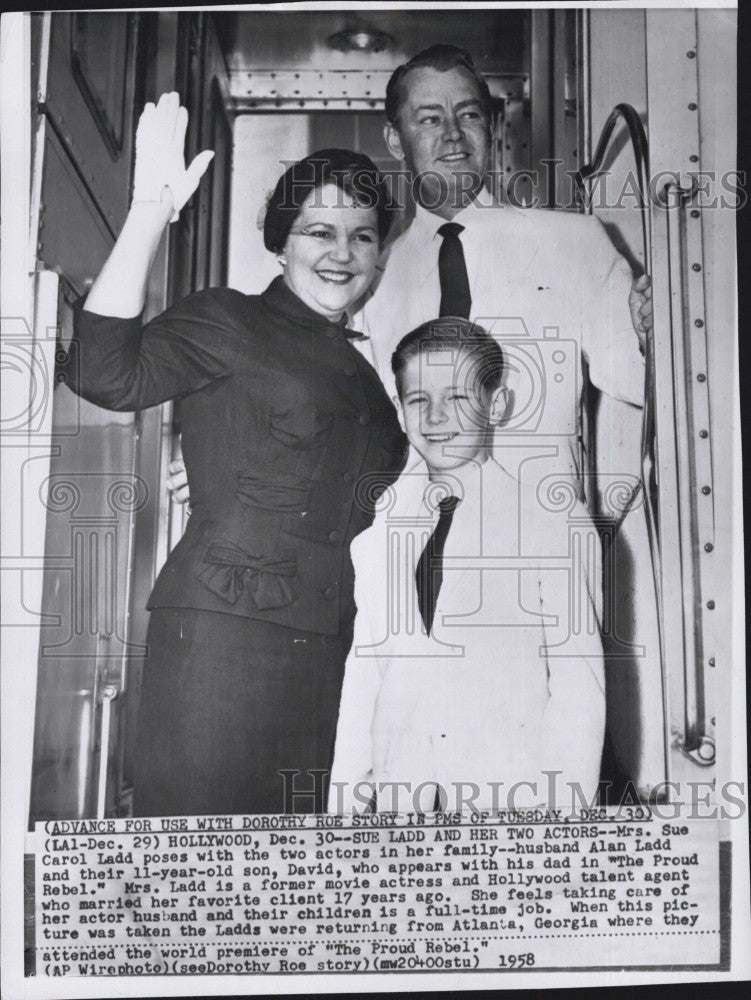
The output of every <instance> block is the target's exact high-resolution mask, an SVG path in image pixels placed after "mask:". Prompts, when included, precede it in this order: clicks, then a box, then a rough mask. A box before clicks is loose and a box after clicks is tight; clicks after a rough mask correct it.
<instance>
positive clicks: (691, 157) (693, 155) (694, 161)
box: [689, 153, 699, 163]
mask: <svg viewBox="0 0 751 1000" xmlns="http://www.w3.org/2000/svg"><path fill="white" fill-rule="evenodd" d="M689 160H691V162H692V163H698V162H699V157H698V156H697V155H696V153H692V154H691V156H689Z"/></svg>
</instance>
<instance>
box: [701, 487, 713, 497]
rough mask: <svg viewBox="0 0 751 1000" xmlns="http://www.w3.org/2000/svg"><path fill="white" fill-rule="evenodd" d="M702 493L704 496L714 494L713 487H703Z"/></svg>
mask: <svg viewBox="0 0 751 1000" xmlns="http://www.w3.org/2000/svg"><path fill="white" fill-rule="evenodd" d="M701 491H702V493H703V494H704V496H709V494H710V493H711V492H712V487H711V486H702V488H701Z"/></svg>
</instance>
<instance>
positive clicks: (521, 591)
mask: <svg viewBox="0 0 751 1000" xmlns="http://www.w3.org/2000/svg"><path fill="white" fill-rule="evenodd" d="M496 457H497V456H496ZM504 457H508V459H509V460H508V461H507V462H506V465H507V466H508V467H509V468H510V469H513V470H514V472H515V473H516V475H514V474H512V473H511V472H510V471H508V469H507V468H504V467H503V466H502V465H500V464H499V463H498V461H497V460H494V459H493V458H490V459H488V460H487V461H486V462H485V463H484V464H483V465H474V466H473V468H472V470H471V474H470V475H469V476H466V475H465V476H463V477H462V478H463V483H464V492H463V495H462V491H461V489H460V487H459V486H457V491H456V492H457V495H460V496H462V500H461V503H460V504H459V506H458V508H457V510H456V512H455V514H454V519H453V522H452V525H451V530H450V531H449V534H448V538H447V541H446V547H445V550H444V574H443V584H442V587H441V590H440V593H439V597H438V601H437V606H436V613H435V619H434V627H433V632H432V634H431V635H430V636H428V635H426V634H425V633H424V629H423V626H422V621H421V619H420V615H419V611H418V608H417V596H416V586H415V582H414V571H415V567H416V564H417V560H418V559H419V557H420V554H421V552H422V549H423V547H424V544H425V542H426V541H427V538H428V536H429V534H430V533H431V531H432V530H433V527H434V526H435V523H436V521H437V513H436V510H435V507H436V504H437V501H438V499H440V496H441V495H445V494H442V493H440V491H438V492H437V491H436V487H435V486H434V484H432V483H431V482H430V480H429V478H428V470H427V467H426V465H425V463H424V462H423V461H422V460H419V461H417V462H415V461H413V462H412V463H410V464H409V465H408V468H407V470H406V471H405V472H404V473H402V476H401V477H400V478H399V480H398V481H397V483H396V484H395V485H394V487H393V488H391V489H390V490H389V491H387V493H386V494H385V495H384V497H383V498H382V500H381V502H380V504H379V512H378V514H377V515H376V518H375V521H374V523H373V525H372V526H371V527H370V528H369V529H367V530H366V531H365V532H363V533H362V534H361V535H359V536H358V537H357V538H356V539H355V541H354V542H353V545H352V559H353V562H354V566H355V600H356V603H357V609H358V610H357V616H356V619H355V630H354V639H353V643H352V648H351V651H350V654H349V657H348V659H347V664H346V668H345V677H344V684H343V689H342V698H341V703H340V711H339V721H338V726H337V737H336V747H335V755H334V763H333V768H332V775H331V793H330V798H329V809H330V811H343V812H349V811H352V810H353V809H355V810H362V808H363V805H364V801H363V800H367V797H368V795H367V793H365V790H364V789H363V790H361V795H362V797H357V798H356V797H354V793H355V786H356V785H357V784H358V783H359V782H365V781H373V780H374V781H376V782H395V781H410V782H411V783H412V786H413V787H414V786H415V785H419V784H420V783H422V782H438V783H439V784H441V785H442V786H443V787H444V788H447V791H449V792H450V795H451V796H452V797H453V795H454V791H455V789H453V786H452V788H451V789H449V788H448V787H447V786H448V785H449V784H451V783H453V782H459V781H463V782H474V783H475V784H477V785H479V786H482V789H483V790H482V793H481V796H480V798H479V799H478V800H476V805H477V806H478V807H482V808H492V807H496V806H497V805H498V806H503V805H505V804H506V798H505V796H506V793H507V791H508V789H509V787H510V785H511V784H514V783H515V782H518V781H520V780H529V779H530V778H533V779H534V780H536V781H537V782H538V788H537V790H536V791H532V790H531V789H528V788H522V789H520V790H519V791H518V792H517V794H516V796H515V800H514V802H513V804H514V805H518V806H521V805H529V804H538V803H545V804H547V805H551V806H555V805H556V804H558V805H562V806H565V805H566V804H567V803H568V802H569V801H570V792H569V791H568V789H567V786H566V784H565V783H566V782H574V781H575V782H578V783H579V785H580V786H581V788H582V791H583V794H584V795H585V796H586V798H587V801H588V802H589V801H591V800H592V798H593V796H594V794H595V790H596V785H597V781H598V778H599V767H600V755H601V749H602V741H603V733H604V720H605V693H604V688H605V684H604V671H603V654H602V644H601V640H600V635H599V627H598V626H599V621H600V605H601V597H600V572H601V568H600V555H599V552H600V550H599V540H598V539H597V534H596V531H595V529H594V526H593V525H592V522H591V519H590V518H589V516H588V514H587V512H586V509H585V508H584V507H583V505H581V504H580V503H579V501H578V500H576V498H575V493H574V490H573V488H572V486H571V484H570V483H567V482H566V481H565V480H561V481H560V488H559V489H557V490H556V489H555V488H553V489H552V490H550V489H549V490H548V492H547V493H544V492H543V490H542V487H539V488H538V487H537V486H536V485H533V486H530V485H527V484H526V480H527V479H529V481H530V482H531V483H535V484H536V481H537V477H536V475H535V470H534V465H535V463H534V461H533V460H532V461H529V462H526V463H525V462H524V461H523V459H522V460H521V461H520V459H519V456H518V453H517V452H515V451H510V452H509V454H508V456H504ZM527 467H528V468H527ZM550 485H551V484H548V486H550ZM543 504H544V505H545V506H543ZM572 547H573V548H574V549H577V550H581V551H582V552H583V554H584V556H585V563H586V557H587V554H588V557H589V559H590V562H591V565H590V566H587V565H586V564H585V565H581V564H580V563H576V564H573V563H572V562H571V559H570V556H569V553H570V550H571V549H572ZM499 557H501V558H502V559H504V560H508V559H509V557H510V558H512V559H516V560H521V562H519V561H517V562H515V563H512V564H510V565H509V563H508V562H506V563H505V566H506V568H505V569H502V570H500V571H499V570H498V569H491V568H489V565H488V561H489V560H491V559H495V563H494V565H495V566H496V567H497V566H499V565H504V564H503V563H500V564H499V562H498V558H499ZM481 567H482V568H481ZM571 595H573V598H574V607H575V608H578V614H579V618H580V620H581V624H582V628H581V629H580V630H579V631H578V632H572V633H571V634H570V635H569V634H568V632H569V629H568V621H569V603H570V596H571ZM499 623H503V625H502V627H501V626H499ZM587 623H589V627H587ZM564 641H565V642H564ZM561 643H564V644H563V645H561ZM544 647H547V651H546V650H545V648H544ZM560 654H564V655H560ZM546 770H554V771H557V772H560V774H559V776H558V777H557V781H556V787H557V797H558V802H557V803H556V802H552V801H550V796H549V794H548V792H549V790H550V786H549V784H548V779H547V777H546V776H544V775H543V774H542V772H544V771H546ZM490 782H503V784H502V785H501V786H500V791H495V792H492V789H491V786H490V785H489V783H490ZM340 783H344V786H343V788H340V787H337V786H338V784H340ZM491 799H492V801H491ZM394 801H396V800H394ZM410 801H411V799H410V798H409V795H408V796H407V798H406V799H400V800H399V802H400V803H402V806H403V807H404V808H409V802H410ZM405 803H406V804H405ZM426 804H427V797H426V799H424V800H423V807H425V805H426ZM402 806H400V808H401V807H402ZM447 807H448V808H452V803H451V800H449V803H448V806H447ZM379 808H381V809H383V808H386V809H390V808H394V804H393V802H392V800H391V799H390V797H387V798H383V799H379ZM427 808H430V805H429V804H427Z"/></svg>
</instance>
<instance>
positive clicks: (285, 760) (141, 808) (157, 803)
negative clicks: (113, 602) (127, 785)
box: [133, 608, 352, 816]
mask: <svg viewBox="0 0 751 1000" xmlns="http://www.w3.org/2000/svg"><path fill="white" fill-rule="evenodd" d="M351 641H352V631H351V626H350V628H349V629H345V630H344V632H343V634H341V635H338V636H323V635H317V634H315V633H311V632H302V631H296V630H293V629H289V628H285V627H283V626H280V625H274V624H271V623H269V622H263V621H255V620H253V619H249V618H242V617H239V616H236V615H226V614H217V613H215V612H211V611H195V610H190V609H180V608H159V609H157V610H155V611H152V613H151V621H150V623H149V632H148V645H149V656H148V658H147V660H146V664H145V667H144V675H143V682H142V687H141V697H140V705H139V712H138V724H137V740H136V743H137V745H136V755H135V762H134V776H133V790H134V792H133V811H134V815H136V816H176V815H183V816H189V815H203V814H213V813H218V814H222V813H226V814H233V813H235V814H236V813H282V812H296V813H304V812H308V813H310V812H323V810H324V808H325V802H326V795H327V789H328V773H327V772H328V771H329V769H330V767H331V759H332V755H333V745H334V736H335V733H336V721H337V714H338V710H339V697H340V694H341V687H342V678H343V674H344V662H345V659H346V657H347V653H348V652H349V647H350V644H351ZM314 771H319V772H321V771H322V772H326V773H325V774H324V775H318V776H316V775H314V774H313V773H312V772H314ZM283 772H287V773H286V774H285V773H283ZM291 772H298V773H296V774H292V773H291Z"/></svg>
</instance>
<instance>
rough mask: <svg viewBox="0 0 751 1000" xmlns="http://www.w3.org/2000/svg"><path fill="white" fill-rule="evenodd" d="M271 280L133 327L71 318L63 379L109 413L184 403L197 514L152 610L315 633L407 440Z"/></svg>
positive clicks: (371, 373) (342, 585) (366, 373)
mask: <svg viewBox="0 0 751 1000" xmlns="http://www.w3.org/2000/svg"><path fill="white" fill-rule="evenodd" d="M345 332H346V330H345V326H344V325H343V324H334V323H330V322H328V321H327V320H326V319H325V318H324V317H323V316H321V315H320V314H318V313H316V312H314V311H313V310H312V309H310V308H309V307H308V306H306V305H305V304H304V303H303V302H301V301H300V299H298V298H297V297H296V296H295V295H294V294H293V293H292V292H291V291H290V290H289V289H288V288H287V286H286V285H285V284H284V282H283V281H282V279H281V278H277V279H275V280H274V281H273V282H272V283H271V285H269V287H268V288H267V289H266V291H265V292H264V293H263V294H262V295H253V296H246V295H243V294H241V293H240V292H237V291H234V290H232V289H221V288H214V289H208V290H206V291H203V292H199V293H197V294H195V295H192V296H190V297H189V298H187V299H185V300H183V301H182V302H179V303H178V304H177V305H175V306H173V307H171V308H170V309H168V310H167V311H166V312H164V313H162V315H161V316H158V317H156V318H155V319H153V320H152V321H151V322H150V323H147V324H146V325H145V326H142V324H141V319H140V317H139V318H136V319H130V320H122V319H116V318H111V317H105V316H99V315H96V314H94V313H90V312H87V311H85V310H83V309H81V308H78V309H77V310H76V326H75V337H74V342H73V343H72V344H71V349H70V355H71V357H70V364H69V366H68V367H69V372H70V374H69V378H68V381H69V384H70V386H71V388H72V389H73V390H74V391H75V392H78V393H79V394H80V395H81V396H83V397H84V398H86V399H89V400H91V401H92V402H94V403H97V404H98V405H100V406H103V407H106V408H107V409H111V410H136V409H142V408H145V407H149V406H154V405H156V404H158V403H161V402H163V401H165V400H167V399H176V398H179V399H181V400H182V402H181V419H182V434H183V437H182V448H183V455H184V458H185V464H186V468H187V473H188V481H189V484H190V496H191V504H192V508H193V512H192V514H191V516H190V520H189V522H188V527H187V530H186V532H185V535H184V537H183V538H182V539H181V541H180V542H179V543H178V545H177V546H176V547H175V549H174V551H173V552H172V554H171V555H170V557H169V559H168V560H167V563H166V565H165V566H164V568H163V570H162V572H161V573H160V574H159V578H158V579H157V582H156V585H155V587H154V590H153V592H152V594H151V598H150V600H149V605H148V606H149V607H150V608H157V607H188V608H200V609H203V610H207V611H219V612H229V613H230V614H236V615H242V616H245V617H249V618H260V619H263V620H265V621H270V622H275V623H277V624H281V625H287V626H290V627H292V628H297V629H304V630H306V631H310V632H317V633H322V634H335V633H337V632H338V631H339V629H340V626H341V625H342V623H343V622H346V621H347V620H348V619H350V618H351V617H352V615H353V614H354V604H353V571H352V563H351V560H350V556H349V545H350V542H351V541H352V539H353V538H354V537H355V535H357V534H358V533H359V532H361V531H362V530H363V529H364V528H366V527H367V526H368V525H369V524H370V522H371V521H372V518H373V504H374V499H375V497H376V496H377V495H378V487H377V485H376V486H374V476H375V477H376V478H380V479H381V481H382V482H383V483H387V482H390V481H393V479H394V478H395V477H396V475H397V474H398V472H399V471H400V469H401V467H402V465H403V462H404V457H405V451H406V439H405V438H404V436H403V434H402V432H401V430H400V429H399V424H398V421H397V417H396V412H395V410H394V407H393V405H392V403H391V402H390V400H389V399H388V397H387V396H386V393H385V391H384V389H383V387H382V385H381V382H380V379H379V378H378V376H377V374H376V372H375V370H374V369H373V368H372V367H371V365H370V364H368V362H367V361H366V360H365V359H364V358H363V357H362V355H361V354H360V352H359V351H357V349H356V348H355V347H354V346H353V345H352V343H351V340H350V339H348V337H347V336H345Z"/></svg>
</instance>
